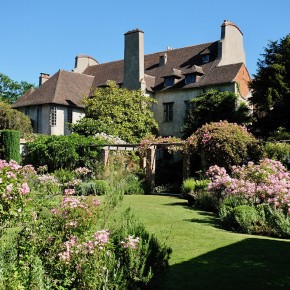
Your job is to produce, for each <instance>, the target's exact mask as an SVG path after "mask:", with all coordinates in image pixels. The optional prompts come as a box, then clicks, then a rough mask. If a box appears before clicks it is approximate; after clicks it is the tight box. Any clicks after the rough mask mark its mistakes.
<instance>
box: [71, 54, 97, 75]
mask: <svg viewBox="0 0 290 290" xmlns="http://www.w3.org/2000/svg"><path fill="white" fill-rule="evenodd" d="M97 64H99V63H98V62H97V61H96V60H95V59H94V58H92V57H91V56H89V55H84V54H80V55H77V56H76V57H75V68H74V69H73V72H76V73H80V74H81V73H83V72H84V70H85V69H86V68H87V67H89V66H92V65H97Z"/></svg>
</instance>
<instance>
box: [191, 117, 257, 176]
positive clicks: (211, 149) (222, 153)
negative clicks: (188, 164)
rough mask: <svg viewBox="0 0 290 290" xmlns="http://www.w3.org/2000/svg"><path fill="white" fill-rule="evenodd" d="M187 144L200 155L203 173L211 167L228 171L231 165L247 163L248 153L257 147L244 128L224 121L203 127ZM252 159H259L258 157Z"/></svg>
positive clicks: (255, 141)
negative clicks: (223, 168) (214, 166)
mask: <svg viewBox="0 0 290 290" xmlns="http://www.w3.org/2000/svg"><path fill="white" fill-rule="evenodd" d="M188 142H189V144H191V145H192V147H191V148H192V149H193V150H194V151H196V152H197V153H198V154H200V156H201V159H202V167H203V168H202V169H203V170H204V171H205V170H206V169H207V168H209V167H210V166H211V165H218V166H220V167H225V168H226V169H230V167H231V166H232V165H238V164H243V163H245V162H246V161H248V159H249V156H250V151H253V150H254V149H255V147H257V146H258V144H257V140H256V139H255V138H254V136H253V135H252V134H251V133H249V132H248V131H247V130H246V128H245V127H243V126H239V125H237V124H232V123H228V122H226V121H223V122H217V123H210V124H206V125H203V126H202V127H201V128H200V129H198V130H197V131H196V132H195V133H194V134H193V135H192V136H191V137H189V139H188ZM250 149H251V150H250ZM255 152H258V150H255ZM252 157H255V158H257V159H259V156H252Z"/></svg>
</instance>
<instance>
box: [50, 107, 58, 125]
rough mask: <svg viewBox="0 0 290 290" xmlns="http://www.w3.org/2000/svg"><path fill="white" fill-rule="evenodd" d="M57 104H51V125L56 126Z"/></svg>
mask: <svg viewBox="0 0 290 290" xmlns="http://www.w3.org/2000/svg"><path fill="white" fill-rule="evenodd" d="M56 111H57V107H56V106H50V116H49V117H50V120H49V121H50V126H52V127H55V126H56Z"/></svg>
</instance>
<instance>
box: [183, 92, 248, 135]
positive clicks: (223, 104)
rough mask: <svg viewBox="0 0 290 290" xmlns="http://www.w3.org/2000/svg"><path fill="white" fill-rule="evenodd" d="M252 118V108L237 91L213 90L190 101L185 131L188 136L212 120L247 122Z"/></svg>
mask: <svg viewBox="0 0 290 290" xmlns="http://www.w3.org/2000/svg"><path fill="white" fill-rule="evenodd" d="M250 119H251V117H250V109H249V108H248V106H247V104H246V103H245V102H244V101H243V102H239V98H238V96H237V95H236V94H235V93H233V92H220V91H218V90H211V91H209V92H207V93H204V94H201V95H200V96H197V97H195V98H193V99H192V100H191V101H190V102H189V106H188V109H187V110H186V114H185V119H184V125H183V133H184V135H185V137H188V136H190V135H191V134H192V133H193V132H195V131H196V130H197V129H198V128H200V127H201V126H202V125H204V124H206V123H210V122H218V121H224V120H227V121H229V122H232V123H238V124H247V123H249V121H250Z"/></svg>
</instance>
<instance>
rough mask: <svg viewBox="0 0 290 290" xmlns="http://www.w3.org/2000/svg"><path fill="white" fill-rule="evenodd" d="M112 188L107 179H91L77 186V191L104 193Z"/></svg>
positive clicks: (92, 193)
mask: <svg viewBox="0 0 290 290" xmlns="http://www.w3.org/2000/svg"><path fill="white" fill-rule="evenodd" d="M109 190H110V186H109V185H108V183H107V181H105V180H91V181H87V182H81V183H80V184H79V185H77V187H76V193H77V194H80V195H104V194H107V193H108V192H109Z"/></svg>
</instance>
